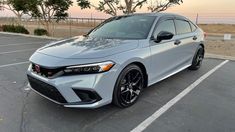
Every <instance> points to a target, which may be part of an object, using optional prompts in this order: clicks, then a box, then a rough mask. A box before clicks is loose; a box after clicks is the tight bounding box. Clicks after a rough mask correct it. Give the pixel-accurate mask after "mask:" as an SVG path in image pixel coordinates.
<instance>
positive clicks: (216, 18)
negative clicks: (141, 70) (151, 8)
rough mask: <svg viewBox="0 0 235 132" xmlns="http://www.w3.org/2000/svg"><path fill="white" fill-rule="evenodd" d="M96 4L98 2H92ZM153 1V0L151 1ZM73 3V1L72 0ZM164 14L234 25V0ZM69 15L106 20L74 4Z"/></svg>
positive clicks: (202, 1) (206, 0)
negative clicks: (197, 17) (175, 14)
mask: <svg viewBox="0 0 235 132" xmlns="http://www.w3.org/2000/svg"><path fill="white" fill-rule="evenodd" d="M93 1H94V2H95V3H97V1H98V0H93ZM153 1H154V0H153ZM74 3H75V0H74ZM138 12H148V10H147V9H146V7H144V8H142V9H141V10H138ZM166 12H171V13H177V14H181V15H184V16H186V17H189V18H190V19H192V20H195V19H196V16H197V13H198V14H199V21H201V22H202V23H203V22H204V21H205V23H206V22H215V23H216V22H228V23H230V22H231V23H235V0H184V2H183V4H181V5H177V6H174V7H171V8H170V9H168V10H167V11H166ZM69 14H70V16H71V17H86V18H87V17H88V18H90V17H93V18H108V17H110V16H109V15H106V14H104V13H102V12H98V11H96V10H94V9H85V10H81V9H80V8H79V7H78V6H77V5H76V3H75V4H74V6H72V7H70V9H69ZM1 16H4V17H6V16H12V13H10V12H9V11H0V17H1Z"/></svg>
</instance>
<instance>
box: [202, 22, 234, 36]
mask: <svg viewBox="0 0 235 132" xmlns="http://www.w3.org/2000/svg"><path fill="white" fill-rule="evenodd" d="M199 27H200V28H202V29H203V30H204V31H205V32H206V33H208V34H226V33H229V34H234V35H235V24H233V25H232V24H200V25H199Z"/></svg>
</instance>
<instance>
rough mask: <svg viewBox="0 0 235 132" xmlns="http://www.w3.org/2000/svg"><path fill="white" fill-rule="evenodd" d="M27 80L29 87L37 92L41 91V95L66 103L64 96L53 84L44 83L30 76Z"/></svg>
mask: <svg viewBox="0 0 235 132" xmlns="http://www.w3.org/2000/svg"><path fill="white" fill-rule="evenodd" d="M28 80H29V83H30V85H31V87H32V88H33V89H34V90H36V91H37V92H39V93H41V94H42V95H44V96H46V97H48V98H50V99H52V100H54V101H56V102H59V103H67V101H66V100H65V98H64V97H63V96H62V95H61V94H60V92H59V91H58V90H57V89H56V88H55V87H54V86H51V85H49V84H47V83H44V82H42V81H40V80H38V79H35V78H33V77H31V76H28Z"/></svg>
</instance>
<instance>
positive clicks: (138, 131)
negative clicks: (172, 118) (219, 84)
mask: <svg viewBox="0 0 235 132" xmlns="http://www.w3.org/2000/svg"><path fill="white" fill-rule="evenodd" d="M227 62H229V60H226V61H224V62H222V63H220V64H219V65H218V66H216V67H215V68H213V69H212V70H210V71H209V72H207V73H206V74H204V75H203V76H202V77H200V78H199V79H198V80H196V81H195V82H194V83H193V84H191V85H190V86H188V87H187V88H186V89H185V90H183V91H182V92H181V93H180V94H178V95H177V96H176V97H174V98H173V99H172V100H170V101H169V102H167V103H166V104H165V105H164V106H162V107H161V108H160V109H158V110H157V111H156V112H155V113H153V114H152V115H151V116H150V117H148V118H147V119H145V120H144V121H143V122H142V123H140V124H139V125H138V126H137V127H136V128H134V129H133V130H131V132H142V131H144V130H145V129H146V128H147V127H148V126H149V125H151V124H152V123H153V122H154V121H155V120H156V119H157V118H159V117H160V116H161V115H162V114H164V113H165V112H166V111H167V110H168V109H170V108H171V107H172V106H173V105H174V104H176V103H177V102H178V101H179V100H181V99H182V98H183V97H184V96H185V95H187V94H188V93H189V92H190V91H192V90H193V89H194V88H195V87H196V86H198V85H199V84H200V83H201V82H202V81H203V80H205V79H206V78H207V77H209V76H210V75H211V74H212V73H214V72H215V71H216V70H218V69H219V68H220V67H222V66H223V65H224V64H226V63H227Z"/></svg>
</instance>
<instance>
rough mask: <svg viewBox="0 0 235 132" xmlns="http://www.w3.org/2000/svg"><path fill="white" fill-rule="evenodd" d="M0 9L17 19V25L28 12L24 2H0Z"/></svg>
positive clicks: (6, 0) (23, 0) (22, 0)
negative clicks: (11, 13)
mask: <svg viewBox="0 0 235 132" xmlns="http://www.w3.org/2000/svg"><path fill="white" fill-rule="evenodd" d="M0 9H2V10H4V9H5V10H10V11H12V12H13V13H14V14H15V15H16V17H17V18H18V24H21V18H22V16H23V15H24V14H25V13H27V12H28V8H27V1H26V0H0Z"/></svg>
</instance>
